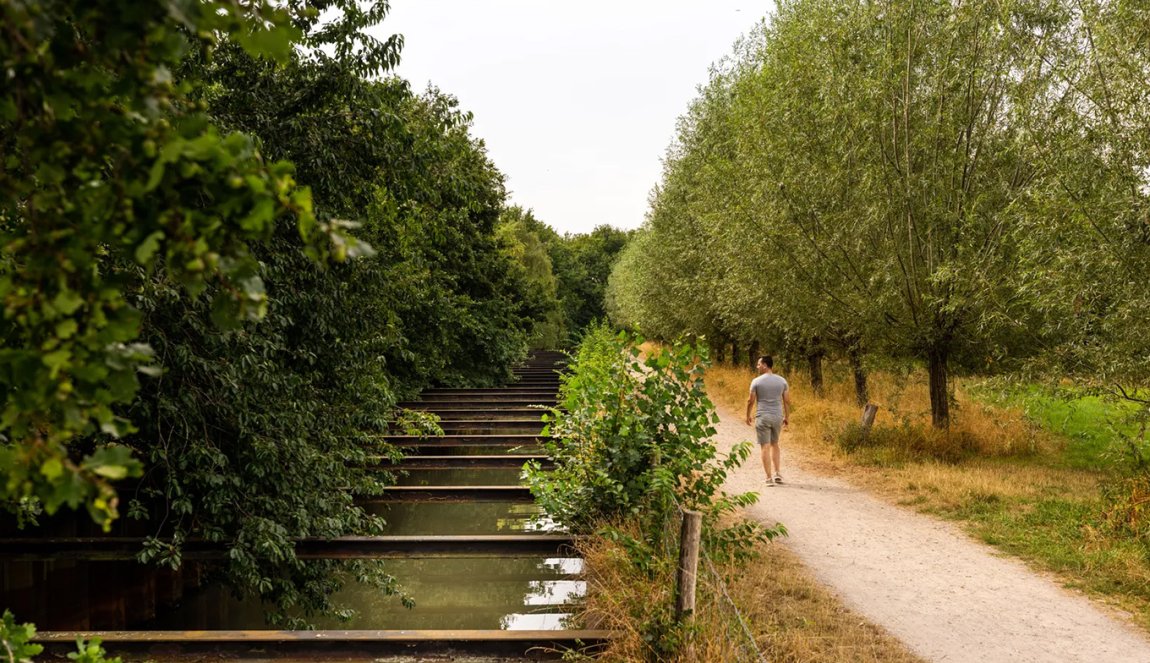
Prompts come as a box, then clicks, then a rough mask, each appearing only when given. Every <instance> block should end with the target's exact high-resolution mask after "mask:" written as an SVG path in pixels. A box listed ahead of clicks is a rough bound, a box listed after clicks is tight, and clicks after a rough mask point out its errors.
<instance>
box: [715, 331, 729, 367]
mask: <svg viewBox="0 0 1150 663" xmlns="http://www.w3.org/2000/svg"><path fill="white" fill-rule="evenodd" d="M712 347H713V348H714V350H715V365H716V366H718V365H720V364H722V363H723V359H724V356H723V353H724V352H725V351H726V349H727V343H726V341H724V340H723V338H722V337H719V338H718V339H717V341H716V342H715V344H714V345H713V346H712Z"/></svg>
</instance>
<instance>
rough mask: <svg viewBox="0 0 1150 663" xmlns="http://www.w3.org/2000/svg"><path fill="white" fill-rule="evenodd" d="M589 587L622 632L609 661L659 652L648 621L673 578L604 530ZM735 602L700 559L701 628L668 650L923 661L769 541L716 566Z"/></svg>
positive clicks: (731, 656) (695, 655)
mask: <svg viewBox="0 0 1150 663" xmlns="http://www.w3.org/2000/svg"><path fill="white" fill-rule="evenodd" d="M582 552H583V554H584V556H585V559H586V567H585V568H586V569H587V573H588V579H589V584H590V587H591V591H590V592H589V596H588V600H587V604H586V609H587V616H588V618H589V619H590V620H591V622H592V625H593V626H595V627H597V628H610V629H613V630H616V631H617V632H619V633H620V634H621V637H619V638H617V639H616V640H614V641H613V642H612V643H611V645H610V649H608V650H607V651H605V652H604V653H603V655H602V657H601V658H600V660H604V661H629V662H630V661H634V662H639V661H649V660H652V659H656V658H657V657H656V656H655V655H654V654H653V651H652V650H651V648H650V646H649V645H648V644H647V642H648V641H647V640H646V639H645V638H644V635H645V634H644V632H643V627H642V625H643V623H644V622H645V621H647V620H651V619H653V618H657V617H659V616H662V617H666V616H667V614H668V609H669V606H671V602H672V600H673V579H672V578H671V577H670V574H669V573H667V574H663V575H660V576H659V577H656V578H655V579H653V580H652V579H649V578H647V577H646V576H645V575H643V574H641V573H639V572H637V571H636V570H635V569H634V568H633V567H632V566H630V564H629V563H628V562H626V560H625V557H624V552H623V550H622V549H621V547H619V545H618V544H616V543H612V542H609V541H606V540H597V541H595V542H594V543H593V544H591V545H589V546H587V547H586V548H585V549H583V550H582ZM717 570H718V572H719V573H720V574H722V575H723V576H724V577H725V578H726V581H725V584H726V589H727V591H728V593H729V598H730V602H728V600H727V598H726V597H724V596H722V594H721V592H720V590H719V587H718V585H717V584H716V583H715V582H714V581H713V579H712V577H711V576H710V574H709V573H708V571H707V569H706V567H705V566H701V567H700V585H699V590H698V591H699V596H698V603H697V609H696V615H695V620H696V628H695V630H694V631H693V632H692V633H691V634H690V635H689V636H688V640H687V642H686V643H685V646H684V648H683V649H682V650H681V651H680V652H679V653H678V654H677V655H672V656H665V657H663V658H662V659H660V660H667V661H682V662H683V663H687V662H690V663H695V662H700V663H732V662H737V661H756V660H758V659H757V658H756V654H755V649H757V650H758V651H761V652H762V654H763V656H764V657H765V658H766V660H769V661H788V662H795V663H848V662H849V663H855V662H858V661H874V662H880V661H881V662H884V663H886V662H889V663H902V662H908V663H909V662H912V661H919V660H921V659H919V658H917V657H916V656H914V655H913V654H911V653H910V652H909V651H908V650H907V649H906V648H905V647H904V646H903V645H902V643H900V642H899V641H898V640H896V639H894V638H893V637H891V636H890V635H889V634H887V633H886V632H884V631H883V630H882V629H880V628H878V627H876V626H874V625H873V624H871V623H869V622H867V621H865V620H864V619H863V618H862V617H860V616H859V615H857V614H855V613H853V612H851V611H850V610H848V609H847V608H845V607H844V606H843V605H842V603H841V602H839V601H838V599H836V598H835V597H834V596H833V595H831V594H830V593H829V592H827V591H826V590H825V589H823V588H822V587H821V586H820V585H819V584H818V583H817V582H816V581H815V580H814V579H813V578H811V577H810V575H809V574H808V573H807V571H806V570H805V568H804V567H803V566H802V564H801V563H800V562H799V561H798V559H797V558H796V557H795V555H794V554H793V553H791V552H789V551H788V550H787V549H786V548H784V547H782V546H779V545H774V544H770V543H764V544H761V545H759V546H758V547H757V548H756V550H755V557H754V558H753V559H752V560H751V561H750V562H749V563H746V564H743V565H741V566H739V567H735V566H734V565H730V566H727V567H723V568H720V569H717ZM732 604H733V605H734V606H737V608H738V611H739V612H740V613H741V614H742V616H743V620H744V622H745V623H746V624H747V625H748V627H749V628H750V630H751V633H752V635H753V637H754V644H753V645H752V644H751V642H750V640H749V639H748V638H747V636H746V635H745V633H744V632H743V630H742V627H741V626H740V625H739V622H738V619H737V618H736V617H735V613H734V611H733V609H732V607H731V606H732Z"/></svg>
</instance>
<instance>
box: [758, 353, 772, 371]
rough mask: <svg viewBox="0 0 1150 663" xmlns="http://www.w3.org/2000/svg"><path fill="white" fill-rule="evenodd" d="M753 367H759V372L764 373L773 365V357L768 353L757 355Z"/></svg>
mask: <svg viewBox="0 0 1150 663" xmlns="http://www.w3.org/2000/svg"><path fill="white" fill-rule="evenodd" d="M755 367H756V368H758V369H759V372H760V373H765V372H767V371H769V370H771V369H772V368H774V367H775V358H774V357H772V356H770V355H763V356H761V357H759V361H758V363H756V364H755Z"/></svg>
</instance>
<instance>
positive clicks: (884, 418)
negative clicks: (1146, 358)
mask: <svg viewBox="0 0 1150 663" xmlns="http://www.w3.org/2000/svg"><path fill="white" fill-rule="evenodd" d="M751 377H753V376H752V374H751V372H750V371H748V370H744V369H736V368H730V367H716V368H712V369H711V370H710V371H709V372H708V375H707V379H708V390H709V392H710V394H711V398H712V399H713V400H715V401H716V402H717V403H720V404H721V406H725V407H726V408H727V409H728V410H729V411H733V412H735V413H741V412H742V407H743V405H744V403H745V399H746V389H747V384H748V383H749V381H750V379H751ZM828 377H829V378H830V379H829V381H828V385H827V387H826V388H825V390H824V395H823V396H822V397H817V396H815V395H813V394H812V393H811V392H810V389H809V388H808V386H807V384H806V381H805V379H803V378H802V377H801V376H792V379H791V380H790V382H791V385H792V389H793V393H792V397H793V399H794V401H795V406H796V407H795V412H794V414H793V416H792V427H791V431H790V433H789V434H788V436H787V440H786V443H787V444H791V445H794V446H796V447H800V448H802V449H803V451H804V455H805V456H807V457H810V458H812V459H813V460H814V461H815V462H816V463H818V464H820V465H821V467H822V469H823V470H824V471H829V472H834V473H839V474H846V475H849V478H851V479H853V480H857V481H859V482H862V483H864V484H865V485H866V486H868V488H870V489H871V490H873V491H874V492H876V493H878V494H879V495H881V496H883V497H885V498H887V499H889V500H891V501H893V502H896V503H899V504H903V505H907V506H910V507H913V508H915V509H918V510H920V511H923V512H926V513H931V514H935V515H938V516H941V517H944V518H947V519H951V520H954V521H957V522H959V523H961V524H962V525H963V526H964V527H965V528H966V529H967V531H969V532H970V533H971V534H972V535H974V536H975V537H977V538H980V539H982V540H983V541H985V542H987V543H989V544H991V545H994V546H996V547H998V548H1000V549H1002V550H1004V551H1006V552H1009V553H1010V554H1012V555H1015V556H1018V557H1019V558H1021V559H1023V560H1025V561H1027V562H1028V563H1030V564H1031V565H1032V566H1033V567H1034V568H1036V569H1039V570H1042V571H1047V572H1052V573H1054V574H1056V575H1057V576H1058V578H1059V579H1060V580H1061V581H1062V582H1063V583H1064V584H1065V585H1067V586H1070V587H1075V588H1078V589H1081V590H1084V591H1085V592H1086V593H1088V594H1090V595H1092V596H1094V597H1096V598H1098V599H1101V600H1102V601H1103V602H1105V603H1108V604H1110V605H1112V606H1115V607H1118V608H1120V609H1121V610H1123V611H1126V612H1128V613H1129V614H1131V615H1132V617H1133V619H1134V621H1135V622H1136V623H1138V624H1140V625H1141V626H1142V627H1144V628H1147V629H1148V630H1150V556H1148V547H1147V545H1146V544H1145V542H1139V541H1138V540H1137V539H1136V538H1134V537H1132V536H1130V535H1129V534H1127V533H1123V532H1122V531H1120V530H1117V529H1116V528H1114V527H1112V526H1111V524H1110V523H1108V521H1107V517H1106V510H1107V506H1106V502H1105V500H1104V499H1103V487H1104V486H1106V485H1107V484H1109V483H1111V482H1113V481H1115V480H1116V478H1117V477H1116V474H1115V469H1114V463H1113V459H1112V457H1111V454H1110V450H1111V448H1112V446H1113V444H1112V443H1113V441H1114V440H1115V439H1116V432H1115V429H1114V428H1113V427H1112V426H1111V425H1110V424H1114V425H1118V426H1121V425H1122V423H1121V422H1122V417H1121V416H1120V415H1121V414H1122V412H1121V411H1120V409H1121V406H1113V405H1112V404H1110V403H1108V402H1104V401H1100V400H1098V399H1094V398H1092V397H1090V398H1086V399H1081V400H1068V399H1066V398H1059V397H1057V396H1051V395H1050V394H1048V393H1046V392H1041V391H1039V390H1037V389H1033V390H1028V389H1022V390H1013V391H1010V390H994V389H993V388H991V387H988V386H986V385H985V384H983V385H977V384H971V385H969V386H967V385H964V384H962V383H960V384H959V385H958V387H957V389H956V393H955V397H956V400H957V408H955V412H954V413H953V421H952V428H951V431H950V432H949V433H941V432H938V431H934V430H932V429H931V428H930V425H929V421H930V419H929V400H928V395H927V391H926V387H925V385H926V379H925V376H923V375H914V374H910V375H892V374H885V375H874V376H872V379H871V393H872V398H871V400H872V401H873V402H875V403H876V404H878V405H879V406H880V411H879V416H878V418H877V420H876V425H875V429H874V431H873V432H872V434H871V435H870V437H869V438H867V439H866V440H865V441H863V440H861V439H860V437H859V436H858V428H857V423H856V422H857V421H858V418H859V408H858V407H857V406H856V405H855V404H854V394H853V389H852V384H851V383H849V382H848V380H847V379H846V377H847V376H846V375H836V374H834V373H833V372H830V374H829V375H828ZM975 395H977V397H975Z"/></svg>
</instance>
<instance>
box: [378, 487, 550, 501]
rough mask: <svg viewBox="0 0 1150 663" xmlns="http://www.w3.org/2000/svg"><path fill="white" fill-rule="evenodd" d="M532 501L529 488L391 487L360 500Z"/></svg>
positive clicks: (533, 499)
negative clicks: (380, 493)
mask: <svg viewBox="0 0 1150 663" xmlns="http://www.w3.org/2000/svg"><path fill="white" fill-rule="evenodd" d="M399 501H402V502H533V501H535V498H534V497H532V495H531V490H530V489H529V488H527V486H388V487H387V489H386V490H385V491H384V493H383V494H382V495H378V496H373V497H367V498H361V499H358V500H356V502H357V503H360V504H367V503H371V502H399Z"/></svg>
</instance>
